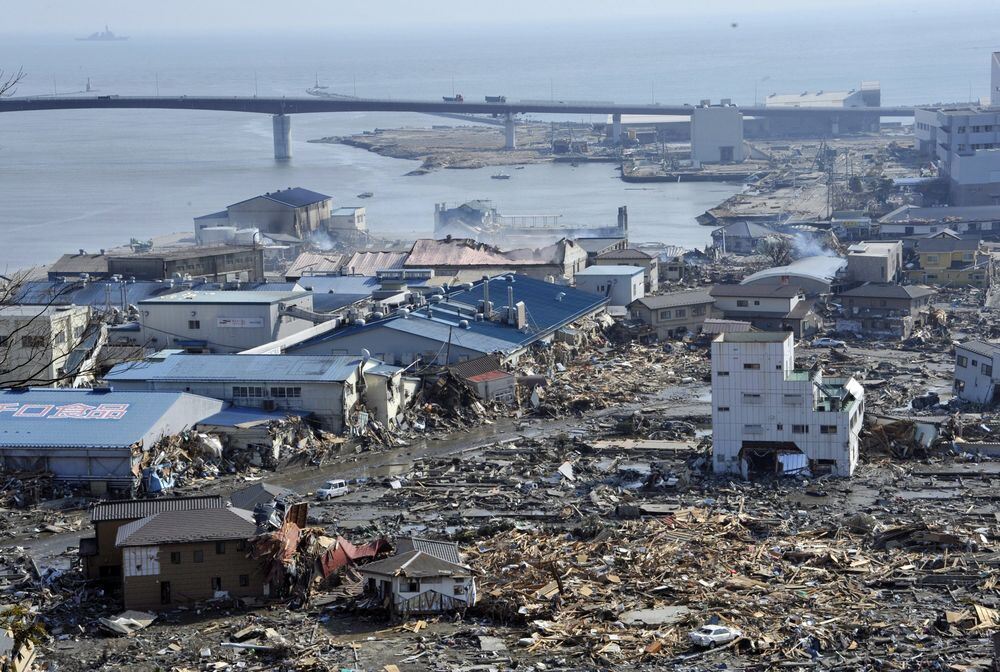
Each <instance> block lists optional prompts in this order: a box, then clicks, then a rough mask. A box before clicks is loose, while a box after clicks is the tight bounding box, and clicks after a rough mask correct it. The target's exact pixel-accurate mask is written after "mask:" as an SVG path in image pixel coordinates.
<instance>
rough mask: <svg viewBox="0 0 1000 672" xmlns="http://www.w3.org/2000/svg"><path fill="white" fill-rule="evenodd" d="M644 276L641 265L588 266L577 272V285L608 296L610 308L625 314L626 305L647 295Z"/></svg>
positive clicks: (584, 289)
mask: <svg viewBox="0 0 1000 672" xmlns="http://www.w3.org/2000/svg"><path fill="white" fill-rule="evenodd" d="M644 278H645V272H644V270H643V269H642V267H640V266H588V267H587V268H585V269H583V270H582V271H580V272H579V273H577V274H576V287H577V289H581V290H583V291H585V292H589V293H590V294H597V295H599V296H606V297H608V301H609V303H608V310H609V311H611V312H617V313H619V314H625V313H626V312H627V310H626V306H629V305H631V304H632V302H634V301H635V300H636V299H641V298H642V297H644V296H645V295H646V282H645V279H644Z"/></svg>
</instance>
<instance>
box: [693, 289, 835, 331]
mask: <svg viewBox="0 0 1000 672" xmlns="http://www.w3.org/2000/svg"><path fill="white" fill-rule="evenodd" d="M708 293H709V295H710V296H711V297H712V298H713V299H715V310H716V311H717V312H719V313H721V314H722V317H724V318H725V319H727V320H739V321H746V322H750V323H751V324H752V325H753V326H754V327H756V328H757V329H762V330H769V331H790V332H792V333H794V334H795V336H796V337H797V338H804V337H806V336H811V335H812V334H815V333H816V332H817V331H818V330H819V328H820V326H821V325H822V320H821V319H820V317H819V316H818V315H817V314H816V313H815V311H814V310H813V304H812V302H811V301H808V300H807V299H806V295H805V292H803V291H802V290H801V289H799V288H798V287H796V286H793V285H787V284H784V285H777V286H775V285H769V284H768V285H742V284H741V285H715V286H714V287H712V289H710V290H709V292H708Z"/></svg>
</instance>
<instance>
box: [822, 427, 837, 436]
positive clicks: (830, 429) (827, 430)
mask: <svg viewBox="0 0 1000 672" xmlns="http://www.w3.org/2000/svg"><path fill="white" fill-rule="evenodd" d="M819 433H820V434H836V433H837V425H820V426H819Z"/></svg>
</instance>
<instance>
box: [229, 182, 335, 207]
mask: <svg viewBox="0 0 1000 672" xmlns="http://www.w3.org/2000/svg"><path fill="white" fill-rule="evenodd" d="M254 198H266V199H268V200H270V201H274V202H275V203H281V204H282V205H288V206H291V207H293V208H301V207H304V206H306V205H312V204H313V203H319V202H320V201H325V200H327V199H329V198H331V197H330V196H327V195H326V194H321V193H319V192H318V191H312V190H310V189H303V188H302V187H289V188H288V189H279V190H278V191H270V192H267V193H264V194H260V195H259V196H253V197H251V198H247V199H245V200H242V201H239V202H237V203H233V204H232V205H230V206H229V207H230V208H231V207H233V205H239V204H240V203H246V202H247V201H252V200H253V199H254Z"/></svg>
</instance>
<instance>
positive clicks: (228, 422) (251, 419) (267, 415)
mask: <svg viewBox="0 0 1000 672" xmlns="http://www.w3.org/2000/svg"><path fill="white" fill-rule="evenodd" d="M290 415H292V416H298V417H304V416H307V415H309V414H308V413H299V412H296V411H265V410H262V409H260V408H250V407H247V406H230V407H229V408H226V409H223V410H221V411H219V412H218V413H216V414H215V415H210V416H208V417H207V418H204V419H202V420H199V421H198V423H197V424H198V426H199V427H204V426H216V427H243V426H247V427H252V426H254V425H258V424H261V423H265V422H275V421H281V420H287V419H288V416H290Z"/></svg>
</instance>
